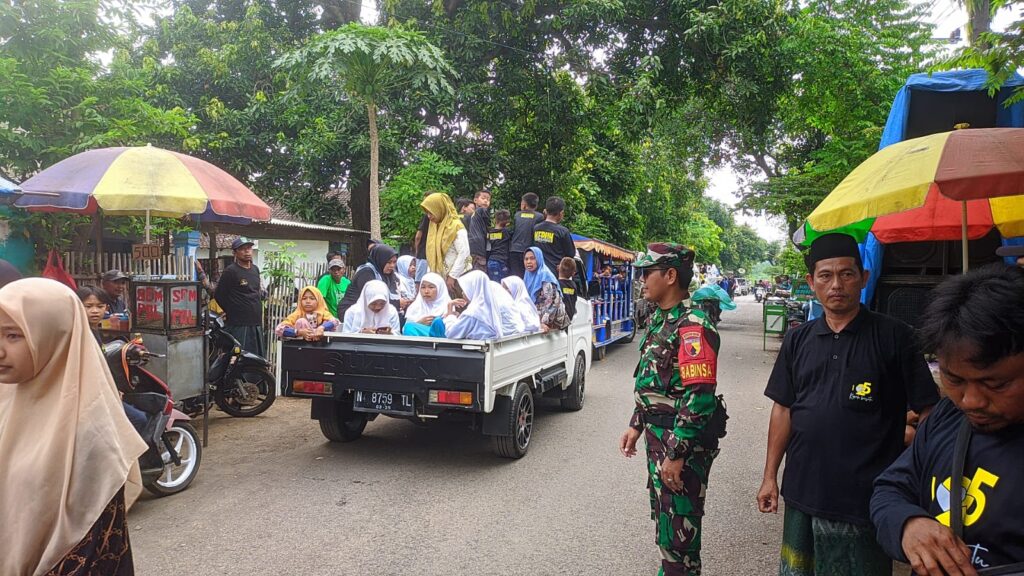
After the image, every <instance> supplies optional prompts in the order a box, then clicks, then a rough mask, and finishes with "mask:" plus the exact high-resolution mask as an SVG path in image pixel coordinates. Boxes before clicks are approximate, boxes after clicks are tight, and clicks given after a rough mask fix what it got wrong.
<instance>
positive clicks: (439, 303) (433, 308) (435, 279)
mask: <svg viewBox="0 0 1024 576" xmlns="http://www.w3.org/2000/svg"><path fill="white" fill-rule="evenodd" d="M424 282H426V283H427V284H430V285H431V286H435V287H437V296H436V297H435V298H434V299H433V300H432V301H430V302H427V301H426V300H425V299H424V298H423V294H422V293H421V294H417V295H416V299H415V300H413V302H412V304H409V308H408V309H407V310H406V311H405V317H406V318H408V319H409V321H411V322H418V321H419V320H420V319H421V318H426V317H427V316H436V317H438V318H440V317H441V316H444V315H445V314H447V313H448V303H449V302H451V301H452V299H451V296H449V295H448V285H447V284H445V283H444V278H441V275H440V274H437V273H436V272H429V273H427V274H425V275H424V276H423V279H422V280H420V288H421V289H422V287H423V283H424Z"/></svg>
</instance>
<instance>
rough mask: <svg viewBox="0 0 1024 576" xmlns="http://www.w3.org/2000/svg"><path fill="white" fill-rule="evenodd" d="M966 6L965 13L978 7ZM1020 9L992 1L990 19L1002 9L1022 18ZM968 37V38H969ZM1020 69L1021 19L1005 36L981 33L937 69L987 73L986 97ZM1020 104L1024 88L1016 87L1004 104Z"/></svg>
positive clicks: (1014, 0)
mask: <svg viewBox="0 0 1024 576" xmlns="http://www.w3.org/2000/svg"><path fill="white" fill-rule="evenodd" d="M965 4H967V5H968V6H967V7H968V12H971V11H972V8H973V7H974V6H975V5H977V4H979V3H978V2H971V1H970V0H967V1H966V2H965ZM1021 6H1024V1H1021V0H993V1H992V3H991V14H990V16H991V15H992V14H995V13H996V12H997V11H999V10H1002V9H1008V10H1016V11H1017V13H1018V14H1024V13H1022V12H1021V10H1020V8H1021ZM970 35H971V34H968V36H970ZM1022 67H1024V17H1022V18H1018V19H1016V20H1014V21H1013V22H1012V23H1010V25H1009V26H1007V27H1006V30H1005V31H1004V32H991V31H988V32H981V33H980V34H978V38H977V39H976V40H975V41H974V42H972V43H971V44H969V45H967V46H964V47H963V48H960V49H959V50H957V51H956V53H954V54H953V55H952V56H951V57H950V58H948V59H947V60H946V61H944V62H941V63H940V64H939V65H938V66H937V68H939V69H946V70H949V69H957V68H983V69H984V70H986V71H987V72H988V79H987V81H986V87H987V88H988V90H989V94H992V95H994V94H995V93H996V91H997V90H999V89H1000V88H1001V87H1002V86H1003V85H1004V84H1006V81H1007V80H1009V79H1010V78H1012V77H1013V75H1014V74H1016V73H1017V71H1018V70H1020V69H1021V68H1022ZM1022 100H1024V87H1022V86H1017V87H1016V88H1014V89H1013V94H1012V95H1011V96H1010V97H1009V98H1007V100H1006V101H1005V102H1004V104H1005V105H1006V106H1011V105H1013V104H1016V103H1017V102H1020V101H1022Z"/></svg>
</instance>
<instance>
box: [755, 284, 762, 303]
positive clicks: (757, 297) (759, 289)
mask: <svg viewBox="0 0 1024 576" xmlns="http://www.w3.org/2000/svg"><path fill="white" fill-rule="evenodd" d="M764 297H765V289H764V286H758V287H757V288H754V299H755V300H757V302H758V303H760V302H761V301H762V300H764Z"/></svg>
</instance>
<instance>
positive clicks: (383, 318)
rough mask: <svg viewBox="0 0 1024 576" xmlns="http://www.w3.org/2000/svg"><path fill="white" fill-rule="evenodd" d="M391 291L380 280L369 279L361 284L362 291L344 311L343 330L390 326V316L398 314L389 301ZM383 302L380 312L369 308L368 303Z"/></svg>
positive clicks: (354, 330) (351, 330) (353, 330)
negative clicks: (354, 301)
mask: <svg viewBox="0 0 1024 576" xmlns="http://www.w3.org/2000/svg"><path fill="white" fill-rule="evenodd" d="M390 296H391V293H390V291H389V290H388V285H387V284H385V283H383V282H381V281H380V280H370V281H369V282H367V283H366V284H364V285H363V291H362V292H361V293H360V294H359V299H358V300H356V303H355V304H353V305H352V306H351V307H349V309H348V310H346V311H345V326H344V329H343V331H344V332H359V331H360V330H362V329H363V328H387V327H390V326H392V316H396V317H397V316H398V311H397V310H395V307H394V306H392V305H391V303H390ZM374 302H384V303H385V305H384V308H383V309H382V310H381V311H380V312H374V311H373V310H370V304H372V303H374Z"/></svg>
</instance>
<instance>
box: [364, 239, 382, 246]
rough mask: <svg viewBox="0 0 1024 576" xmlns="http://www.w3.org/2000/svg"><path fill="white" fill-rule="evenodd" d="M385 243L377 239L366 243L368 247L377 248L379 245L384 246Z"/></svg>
mask: <svg viewBox="0 0 1024 576" xmlns="http://www.w3.org/2000/svg"><path fill="white" fill-rule="evenodd" d="M383 243H384V241H383V240H378V239H376V238H370V239H369V240H367V241H366V245H367V246H375V245H377V244H383Z"/></svg>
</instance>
